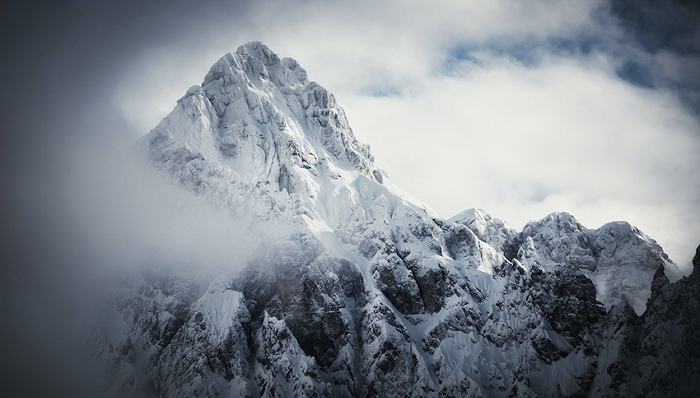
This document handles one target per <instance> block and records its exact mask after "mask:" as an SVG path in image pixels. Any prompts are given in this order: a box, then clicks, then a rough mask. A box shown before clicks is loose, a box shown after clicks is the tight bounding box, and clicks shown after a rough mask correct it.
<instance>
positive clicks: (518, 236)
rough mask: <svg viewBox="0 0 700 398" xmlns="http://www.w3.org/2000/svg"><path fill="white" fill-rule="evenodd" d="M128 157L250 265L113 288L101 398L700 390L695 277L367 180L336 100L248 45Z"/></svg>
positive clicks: (621, 248)
mask: <svg viewBox="0 0 700 398" xmlns="http://www.w3.org/2000/svg"><path fill="white" fill-rule="evenodd" d="M137 148H138V150H139V152H140V153H142V154H143V155H144V156H145V157H147V158H148V159H149V160H150V162H151V163H152V164H153V165H154V166H156V168H158V169H160V170H161V171H162V172H164V173H166V174H168V175H170V176H171V177H172V178H174V179H175V180H176V181H177V182H178V184H179V185H180V186H181V187H182V188H184V189H185V190H188V191H191V192H194V193H196V194H197V195H198V196H199V197H200V198H202V199H204V200H205V202H207V203H209V205H210V206H212V207H215V208H219V209H221V210H223V214H224V215H223V217H230V218H229V219H230V221H231V222H234V221H235V222H239V223H240V222H242V223H244V226H245V229H246V230H247V231H248V232H247V236H246V242H248V244H250V245H252V246H254V247H249V248H248V249H247V250H246V249H243V250H236V251H232V252H231V258H230V266H229V267H226V266H223V267H221V268H217V269H216V271H217V272H218V274H217V275H212V274H211V273H210V272H209V271H210V269H209V268H207V267H206V265H204V269H205V270H207V272H202V268H201V267H198V265H197V264H192V265H191V266H189V267H185V268H182V267H172V266H168V264H160V266H156V267H153V266H151V267H148V268H145V269H144V270H143V271H142V272H137V273H132V274H131V275H130V276H129V278H127V279H126V280H125V281H124V282H123V283H122V284H121V285H120V286H121V287H120V289H119V292H118V293H117V294H116V296H115V299H114V300H112V301H111V303H110V305H109V310H106V311H105V312H104V318H103V319H102V321H101V323H100V326H99V327H98V328H97V329H96V330H95V333H94V335H93V337H92V342H91V346H92V349H93V352H94V355H95V356H96V358H97V362H96V363H97V364H98V366H97V369H101V370H103V371H104V373H103V375H102V377H103V378H104V383H105V384H106V385H107V388H108V390H109V391H110V392H111V393H112V394H116V395H121V394H136V395H143V396H153V395H155V396H162V397H175V396H182V397H186V396H206V397H215V396H264V397H276V396H309V397H310V396H329V397H330V396H336V397H337V396H348V397H365V396H367V397H370V396H383V397H391V396H396V397H400V396H401V397H402V396H417V397H422V396H475V397H477V396H484V397H501V396H503V397H505V396H533V397H534V396H585V395H589V394H593V395H595V396H637V395H640V394H641V395H647V396H649V395H658V396H674V395H678V394H686V393H689V392H697V391H700V389H699V386H698V385H697V381H696V380H698V379H697V377H696V376H697V375H696V373H697V372H698V369H700V368H699V367H698V366H697V365H698V363H699V361H700V357H699V356H697V355H695V354H694V353H695V350H696V348H694V347H695V346H693V344H694V340H693V339H694V338H693V336H692V330H693V328H694V327H695V326H697V325H696V324H697V322H698V319H700V318H698V317H697V315H698V305H697V303H698V301H697V298H698V294H700V286H699V285H698V284H697V277H698V276H697V275H698V272H697V271H695V272H693V274H692V275H691V276H690V277H689V278H682V279H680V278H681V273H680V271H679V270H678V268H677V267H676V266H675V264H673V263H672V262H671V261H670V260H669V259H668V257H667V256H666V254H665V253H664V252H663V250H662V249H661V247H660V246H659V245H658V244H656V242H655V241H654V240H653V239H651V238H650V237H648V236H646V235H645V234H643V233H642V232H641V231H639V230H638V229H637V228H635V227H633V226H631V225H630V224H628V223H624V222H612V223H609V224H606V225H604V226H603V227H601V228H599V229H597V230H591V229H588V228H586V227H584V226H583V225H581V224H580V223H579V222H578V221H577V220H576V219H575V218H574V217H573V216H572V215H570V214H567V213H553V214H551V215H549V216H547V217H545V218H544V219H542V220H540V221H537V222H535V221H533V222H531V223H528V224H527V225H526V226H525V228H524V229H523V231H522V232H518V231H516V230H514V229H513V228H511V227H509V226H508V225H507V224H505V223H504V222H503V221H501V220H499V219H497V218H494V217H492V216H490V215H489V214H487V213H485V212H484V211H481V210H475V209H471V210H467V211H464V212H462V213H460V214H458V215H457V216H455V217H453V218H452V219H450V220H445V219H440V218H439V217H438V216H437V215H436V214H435V213H434V212H432V211H431V210H430V209H428V208H426V207H425V206H424V205H422V204H421V203H420V202H418V201H417V200H415V199H413V198H411V197H410V196H409V195H408V194H406V193H403V192H402V191H401V190H400V189H398V188H397V187H395V186H394V184H393V183H392V182H391V180H390V179H389V178H388V177H387V176H386V175H385V173H383V172H382V171H381V169H379V168H377V167H376V166H375V163H374V158H373V156H372V155H371V153H370V149H369V147H367V146H366V145H363V144H361V143H360V142H358V141H357V140H356V139H355V137H354V134H353V131H352V129H351V128H350V126H349V124H348V122H347V119H346V117H345V114H344V111H343V110H342V108H341V107H340V106H339V105H338V104H337V102H336V100H335V98H334V96H333V95H332V94H331V93H329V92H328V91H327V90H325V89H324V88H323V87H321V86H320V85H318V84H317V83H315V82H313V81H310V80H309V79H308V77H307V74H306V71H305V70H304V69H303V68H302V67H301V66H299V64H298V63H297V62H296V61H294V60H293V59H291V58H284V59H280V58H279V57H278V56H277V55H276V54H274V53H273V52H272V51H270V50H269V49H268V48H267V47H266V46H264V45H263V44H261V43H259V42H252V43H248V44H246V45H243V46H241V47H240V48H239V49H238V50H237V51H236V52H235V53H229V54H226V55H225V56H224V57H222V58H221V59H220V60H219V61H217V62H216V63H215V64H214V65H213V66H212V68H211V69H210V71H209V73H208V74H207V75H206V76H205V78H204V80H203V82H202V84H201V85H199V86H192V87H191V88H190V89H189V90H187V93H186V94H185V95H184V96H183V97H182V98H181V99H180V100H178V104H177V106H176V107H175V109H174V110H173V111H172V112H171V113H170V114H169V115H168V116H167V117H165V118H164V119H163V120H162V121H161V123H160V124H159V125H158V126H157V127H156V128H154V129H153V130H152V131H151V132H150V133H149V134H148V135H147V136H145V137H144V138H142V139H141V140H140V141H139V142H138V144H137ZM241 214H245V215H246V216H249V218H248V217H246V218H240V215H241ZM183 227H186V226H183ZM231 238H232V244H234V242H237V241H239V240H240V239H242V238H241V237H240V236H239V235H233V236H231ZM696 263H697V261H696ZM669 277H670V278H671V279H673V280H674V281H677V280H679V279H680V281H678V282H675V283H671V282H670V281H669ZM669 298H671V299H670V300H671V301H669Z"/></svg>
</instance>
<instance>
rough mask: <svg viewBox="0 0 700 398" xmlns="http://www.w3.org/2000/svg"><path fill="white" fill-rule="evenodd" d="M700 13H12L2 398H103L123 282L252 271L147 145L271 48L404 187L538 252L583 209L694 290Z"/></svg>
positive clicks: (278, 5) (324, 5)
mask: <svg viewBox="0 0 700 398" xmlns="http://www.w3.org/2000/svg"><path fill="white" fill-rule="evenodd" d="M699 11H700V9H698V7H697V5H695V4H693V3H688V2H684V1H675V0H672V1H668V2H653V1H646V0H643V1H629V0H595V1H589V2H581V3H578V4H577V6H576V7H574V6H572V5H571V3H570V2H567V1H559V0H533V1H532V2H528V4H527V5H526V6H525V5H523V4H522V3H519V2H512V1H510V0H494V1H489V2H470V1H457V2H452V1H449V0H444V1H443V0H440V1H436V2H430V3H425V2H411V1H409V2H408V3H407V2H406V1H401V2H397V1H391V0H390V1H385V2H374V1H364V0H360V1H359V2H353V3H347V2H340V1H335V0H330V1H326V0H324V1H317V0H310V1H291V2H290V1H286V0H285V1H277V0H263V1H248V0H234V1H220V0H212V1H209V0H207V1H205V2H203V3H202V2H186V1H185V2H182V1H176V2H172V1H168V2H165V1H158V0H155V1H149V2H136V1H129V0H126V1H119V2H116V1H110V0H104V1H99V2H84V1H74V0H67V1H66V0H60V1H45V0H28V1H23V2H14V3H12V4H9V5H8V7H6V8H5V9H4V11H3V13H1V15H0V20H1V21H2V23H0V31H2V32H3V34H2V35H0V47H2V49H3V54H4V56H3V57H2V59H0V70H1V71H2V73H3V76H5V77H6V79H5V82H4V89H5V92H6V94H7V95H5V96H3V97H2V99H0V102H2V106H0V114H1V115H2V117H1V118H0V120H2V122H1V123H0V124H1V125H2V133H1V134H0V153H1V154H2V155H1V156H0V165H2V166H1V167H2V170H3V173H2V177H0V178H1V179H2V186H3V189H2V191H1V192H2V203H3V206H2V211H0V218H1V219H2V225H3V234H2V238H3V245H2V249H1V250H0V264H1V265H0V292H2V293H1V296H2V300H0V316H2V318H3V319H5V320H6V321H5V322H2V324H1V325H0V351H2V352H3V355H2V359H1V360H0V395H8V396H54V397H59V396H66V397H72V398H75V397H76V396H86V397H94V396H98V395H100V394H99V393H97V392H94V391H92V390H91V387H90V386H91V379H90V377H88V376H86V375H88V374H89V372H88V370H90V369H91V368H92V367H93V362H92V360H91V359H89V358H88V359H86V360H84V361H81V360H80V359H79V358H80V357H79V355H78V352H80V351H81V350H82V349H83V348H84V347H83V346H84V341H85V340H86V339H87V337H86V336H89V335H90V331H91V328H92V326H93V325H94V319H93V316H94V315H93V313H92V312H91V311H92V310H93V308H92V307H93V304H94V303H96V302H102V301H104V300H105V297H107V296H109V297H113V296H112V294H113V290H114V284H115V281H119V280H121V278H122V277H123V275H124V274H135V273H136V272H138V269H139V268H141V269H149V268H150V267H151V266H153V267H157V265H158V264H160V265H162V264H170V265H171V266H172V267H175V268H187V267H188V266H190V267H191V266H192V265H196V266H197V269H198V278H199V279H201V280H209V279H210V278H212V279H213V278H214V275H220V274H221V273H222V270H233V269H234V268H236V269H238V268H239V267H243V266H245V263H246V259H247V258H246V255H243V254H245V253H249V252H251V251H252V250H253V249H254V248H255V247H256V245H257V238H256V237H255V236H254V235H253V234H251V233H249V232H250V231H249V228H248V226H249V225H250V219H249V217H248V216H247V215H246V214H236V215H232V214H230V212H228V211H227V210H226V208H225V207H224V206H221V205H217V206H211V203H210V201H209V200H208V199H206V198H205V196H206V195H200V196H193V195H191V194H190V192H189V191H188V190H183V189H181V187H179V186H178V184H179V183H177V184H173V183H172V181H173V180H172V179H171V178H163V174H164V173H160V172H158V171H157V170H156V169H155V168H153V167H152V166H151V165H144V164H142V162H141V160H140V159H139V158H138V156H135V155H134V153H133V149H132V147H133V142H134V141H135V140H137V139H138V137H141V136H142V135H143V134H144V133H146V132H147V131H149V130H150V129H152V128H153V127H154V126H155V125H156V124H158V122H159V121H160V120H161V118H162V117H163V116H164V115H166V114H168V113H169V112H170V110H171V109H172V107H173V105H174V104H175V101H176V100H177V99H178V98H180V97H181V96H182V95H183V94H184V93H185V92H186V91H187V89H188V87H190V85H192V84H194V83H200V82H201V81H202V77H203V76H204V75H205V74H206V71H207V70H208V68H209V67H210V66H211V65H212V64H213V63H214V62H215V61H216V60H217V59H219V58H220V57H221V55H222V54H224V53H226V52H227V51H231V50H233V49H235V48H236V46H238V45H239V44H240V43H245V42H247V41H250V40H262V41H263V42H264V43H266V44H268V45H270V47H271V48H273V49H275V50H276V51H279V54H285V55H292V56H294V57H295V58H296V59H297V60H299V61H300V63H301V64H302V65H304V67H305V68H306V70H308V71H309V76H311V77H312V78H313V79H317V80H318V81H319V82H320V83H322V84H323V86H324V87H325V88H327V89H329V91H331V92H333V93H334V94H335V96H336V97H337V99H338V102H340V103H341V104H342V105H343V107H344V109H345V112H346V113H347V116H348V120H349V122H350V125H351V126H352V127H353V129H354V131H353V133H354V135H355V136H356V138H357V139H358V140H359V141H361V142H363V143H367V144H371V145H372V151H371V154H372V155H374V156H375V157H376V158H377V161H376V163H375V167H381V168H382V170H381V172H382V175H383V176H384V178H386V179H389V180H391V181H389V183H392V181H393V185H399V186H401V187H402V188H403V189H406V190H407V191H408V192H410V193H411V194H412V195H415V196H416V197H417V198H419V199H420V201H423V202H424V203H426V204H428V205H430V206H431V207H432V208H433V209H435V210H436V212H437V213H438V214H437V216H438V218H441V219H444V218H448V217H451V216H453V215H454V214H456V213H459V212H460V211H462V210H463V209H465V208H468V207H482V208H484V209H486V210H487V211H488V212H490V213H491V214H493V215H495V216H498V217H499V218H501V219H502V220H503V221H504V223H507V224H510V225H512V226H513V227H515V230H516V232H519V231H522V230H523V227H524V226H525V225H526V224H528V223H529V220H531V219H535V220H537V219H542V218H545V216H546V215H547V214H549V213H551V212H554V211H561V210H563V211H568V212H570V213H572V214H574V215H575V216H576V220H577V221H578V222H579V223H581V224H583V225H585V226H586V227H590V228H593V229H598V228H600V227H601V226H603V225H605V224H606V223H608V222H609V221H612V220H618V221H619V220H626V221H629V222H630V223H631V224H633V225H635V226H636V227H638V229H640V230H642V231H644V233H646V234H648V235H649V236H652V237H653V238H654V239H655V240H656V241H657V242H658V243H660V244H661V246H663V249H664V251H665V252H666V253H667V254H668V255H669V258H670V259H672V260H673V261H674V262H675V263H676V265H677V266H678V267H679V268H680V269H681V270H682V271H683V273H684V274H688V273H690V271H691V269H692V265H691V259H692V257H693V253H694V252H695V247H696V245H697V236H700V212H697V208H698V204H699V203H700V185H699V184H698V183H697V181H698V180H697V178H696V176H697V171H698V170H700V156H698V154H699V153H700V122H699V121H698V119H699V118H698V114H697V105H696V104H697V98H698V92H700V90H699V89H698V87H700V86H699V85H698V81H699V80H698V76H700V75H699V74H698V73H697V70H698V65H700V63H699V62H697V58H698V54H699V52H698V49H700V41H698V37H700V36H698V35H697V32H698V27H699V26H700V24H698V23H697V21H698V16H699V15H700V13H699ZM341 44H342V45H341ZM694 104H695V105H694ZM165 175H167V173H165ZM388 177H391V178H388ZM169 179H170V180H171V181H168V180H169ZM404 196H408V195H404ZM409 202H412V203H416V202H418V201H412V200H409ZM419 207H421V206H419ZM492 218H493V217H492ZM231 219H233V220H234V222H230V220H231ZM184 226H187V227H186V228H185V227H184ZM283 232H284V231H280V233H281V234H282V233H283ZM586 235H587V234H586ZM533 239H534V237H533ZM494 245H495V243H494ZM233 253H238V256H236V258H237V260H238V261H236V262H235V263H232V260H231V258H232V257H234V256H233ZM584 257H585V256H584ZM202 283H203V284H206V283H208V282H202ZM204 288H205V287H201V289H204ZM652 296H653V295H652ZM663 297H665V298H664V299H667V298H669V297H671V296H666V295H664V296H663ZM678 297H686V296H683V295H681V296H678ZM674 308H676V309H679V308H681V307H680V306H675V307H674ZM666 312H668V313H669V314H670V315H669V316H675V315H673V313H674V312H673V311H666ZM37 380H41V382H37Z"/></svg>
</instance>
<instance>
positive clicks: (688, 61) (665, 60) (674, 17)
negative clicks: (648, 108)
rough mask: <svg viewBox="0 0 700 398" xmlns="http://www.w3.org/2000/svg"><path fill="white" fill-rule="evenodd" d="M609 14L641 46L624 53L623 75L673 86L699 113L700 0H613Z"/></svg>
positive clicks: (639, 81)
mask: <svg viewBox="0 0 700 398" xmlns="http://www.w3.org/2000/svg"><path fill="white" fill-rule="evenodd" d="M610 14H611V16H612V17H613V18H615V19H616V20H617V21H619V24H620V26H621V27H622V29H623V30H624V32H625V34H626V39H630V38H631V41H632V42H635V43H637V44H638V46H639V47H640V50H641V51H627V52H626V53H625V54H624V56H625V58H626V59H625V61H624V62H623V63H622V64H621V65H620V67H619V69H618V73H619V76H620V77H622V78H624V79H626V80H628V81H631V82H632V83H635V84H639V85H642V86H647V87H655V86H656V87H661V88H668V89H672V90H674V91H675V92H677V93H678V95H679V96H680V97H681V98H682V99H683V100H684V101H685V103H686V104H687V105H688V106H689V108H690V109H692V111H693V112H694V113H695V114H696V115H697V114H700V3H698V2H695V1H681V0H670V1H658V0H642V1H634V0H613V1H612V2H611V4H610ZM625 44H626V43H625Z"/></svg>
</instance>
